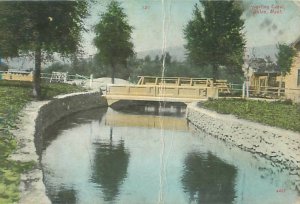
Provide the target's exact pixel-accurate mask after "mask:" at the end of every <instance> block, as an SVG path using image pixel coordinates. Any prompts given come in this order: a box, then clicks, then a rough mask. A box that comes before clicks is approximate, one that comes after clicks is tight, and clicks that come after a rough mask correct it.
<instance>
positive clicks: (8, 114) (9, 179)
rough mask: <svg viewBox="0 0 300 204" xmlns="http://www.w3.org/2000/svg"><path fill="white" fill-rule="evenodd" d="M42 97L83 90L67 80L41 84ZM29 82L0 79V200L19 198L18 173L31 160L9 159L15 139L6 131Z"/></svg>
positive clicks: (21, 104) (28, 91)
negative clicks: (69, 83) (65, 81)
mask: <svg viewBox="0 0 300 204" xmlns="http://www.w3.org/2000/svg"><path fill="white" fill-rule="evenodd" d="M42 90H43V98H44V99H50V98H52V97H53V96H55V95H59V94H65V93H72V92H78V91H83V90H84V89H83V88H81V87H77V86H73V85H67V84H43V85H42ZM31 93H32V84H31V83H24V82H12V81H0V203H14V202H16V201H18V199H19V183H20V174H21V173H22V172H24V171H26V170H28V169H30V168H32V167H33V166H34V165H35V163H34V162H28V163H21V162H16V161H11V160H9V155H10V154H12V152H13V151H14V150H15V149H16V148H17V143H16V140H15V139H14V136H13V135H12V134H11V133H10V130H11V129H13V128H16V127H15V122H16V120H17V119H18V114H19V112H20V111H21V110H22V108H23V107H24V106H25V104H26V103H27V102H29V101H31V100H33V98H32V97H31Z"/></svg>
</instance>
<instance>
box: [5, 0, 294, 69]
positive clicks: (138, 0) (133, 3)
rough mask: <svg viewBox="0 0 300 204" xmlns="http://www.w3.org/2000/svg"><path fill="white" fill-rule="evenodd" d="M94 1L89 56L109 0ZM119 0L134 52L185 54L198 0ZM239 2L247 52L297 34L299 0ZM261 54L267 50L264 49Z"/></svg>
mask: <svg viewBox="0 0 300 204" xmlns="http://www.w3.org/2000/svg"><path fill="white" fill-rule="evenodd" d="M95 1H96V3H95V4H94V5H92V7H91V8H90V9H91V15H90V16H89V17H88V18H87V19H86V20H85V23H86V28H87V29H88V30H89V32H87V33H83V42H82V46H83V50H84V52H85V54H84V57H91V56H92V55H94V54H96V52H97V49H96V48H95V46H94V45H93V38H94V37H95V35H94V32H93V29H92V28H93V26H94V25H95V24H96V23H97V22H99V20H100V14H101V13H103V12H105V10H106V6H107V4H108V3H109V2H110V1H111V0H95ZM119 1H120V2H121V6H122V7H123V8H124V12H125V13H126V14H127V16H128V22H129V24H130V25H131V26H133V27H134V29H133V33H132V42H133V43H134V49H135V52H136V53H142V52H145V51H146V53H147V51H151V50H155V51H157V50H159V51H160V53H156V52H155V53H156V54H161V53H162V50H163V49H162V48H163V47H166V51H168V48H169V50H171V48H174V47H175V51H176V50H180V52H179V55H184V49H183V46H184V44H186V41H185V39H184V35H183V29H184V27H185V26H186V25H187V23H188V21H189V20H191V19H192V13H193V10H194V6H195V4H196V3H198V4H199V1H198V0H119ZM241 2H242V5H243V6H244V9H245V11H244V13H243V16H242V18H243V19H244V20H245V28H244V30H243V32H244V34H245V38H246V47H247V48H248V49H247V52H248V55H249V56H253V54H251V52H252V53H253V49H252V48H253V47H261V46H267V47H269V48H268V49H269V50H267V52H271V54H270V55H272V54H273V59H274V57H275V54H274V53H276V50H275V49H276V44H277V43H287V44H290V43H292V42H294V41H295V40H296V39H297V38H298V37H299V36H300V0H242V1H241ZM270 45H271V46H270ZM270 49H271V50H270ZM251 50H252V51H251ZM274 50H275V51H274ZM173 52H174V49H173ZM156 54H155V55H156ZM171 54H172V53H171ZM177 54H178V53H177ZM261 55H264V56H266V55H269V54H268V53H265V52H263V53H261ZM173 58H174V57H173ZM175 58H176V56H175ZM274 60H275V59H274ZM7 63H9V64H10V65H11V66H13V67H16V68H18V69H26V68H28V67H33V61H32V60H31V61H30V62H29V60H28V59H14V60H13V61H10V62H7ZM20 67H21V68H20Z"/></svg>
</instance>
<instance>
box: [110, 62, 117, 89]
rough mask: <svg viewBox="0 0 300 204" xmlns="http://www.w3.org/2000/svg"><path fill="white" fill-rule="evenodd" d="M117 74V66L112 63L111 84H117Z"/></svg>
mask: <svg viewBox="0 0 300 204" xmlns="http://www.w3.org/2000/svg"><path fill="white" fill-rule="evenodd" d="M115 74H116V66H115V64H114V63H113V62H112V63H111V83H112V84H114V83H115Z"/></svg>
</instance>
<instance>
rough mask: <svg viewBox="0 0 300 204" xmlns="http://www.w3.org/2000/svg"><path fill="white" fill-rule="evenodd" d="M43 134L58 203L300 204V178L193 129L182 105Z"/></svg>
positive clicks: (101, 117) (47, 177)
mask: <svg viewBox="0 0 300 204" xmlns="http://www.w3.org/2000/svg"><path fill="white" fill-rule="evenodd" d="M50 130H51V131H50ZM44 136H45V137H47V138H49V139H48V140H47V141H45V144H44V151H43V153H42V165H43V171H44V182H45V184H46V189H47V194H48V196H49V197H50V199H51V201H52V202H53V203H82V204H89V203H125V204H127V203H130V204H131V203H133V204H134V203H139V204H140V203H146V204H147V203H149V204H152V203H170V204H176V203H178V204H181V203H205V204H206V203H249V204H250V203H251V204H252V203H270V204H271V203H272V204H276V203H280V204H281V203H296V202H297V201H298V202H299V198H300V196H299V193H298V192H297V191H296V190H295V187H294V185H293V182H294V180H295V179H298V178H293V177H292V176H290V175H288V173H287V172H285V171H283V170H282V169H279V168H277V167H273V166H272V163H270V162H268V161H267V160H264V159H262V158H256V157H254V156H252V155H251V154H249V153H247V152H243V151H240V150H238V149H236V148H234V147H231V146H228V145H226V144H224V143H223V142H222V141H218V140H216V139H214V138H212V137H211V136H209V135H206V134H204V133H201V132H199V131H195V130H194V129H193V128H191V127H189V126H188V124H187V122H186V120H185V118H184V108H182V107H179V108H178V107H167V108H160V109H157V108H155V107H151V106H147V107H140V108H138V109H135V110H133V109H130V110H129V111H128V110H127V111H126V110H125V111H114V110H112V109H110V108H109V109H95V110H91V111H86V112H82V113H79V114H75V115H72V116H71V117H68V118H65V119H64V120H61V121H59V122H58V123H56V124H55V126H53V127H51V128H50V129H49V130H48V131H47V133H46V134H45V135H44Z"/></svg>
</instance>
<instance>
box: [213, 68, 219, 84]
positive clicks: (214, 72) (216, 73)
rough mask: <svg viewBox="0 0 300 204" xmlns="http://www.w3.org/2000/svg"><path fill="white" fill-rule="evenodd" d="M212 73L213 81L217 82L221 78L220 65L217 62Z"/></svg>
mask: <svg viewBox="0 0 300 204" xmlns="http://www.w3.org/2000/svg"><path fill="white" fill-rule="evenodd" d="M212 69H213V70H212V75H213V81H214V82H216V81H217V79H219V72H218V65H217V64H213V68H212Z"/></svg>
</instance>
